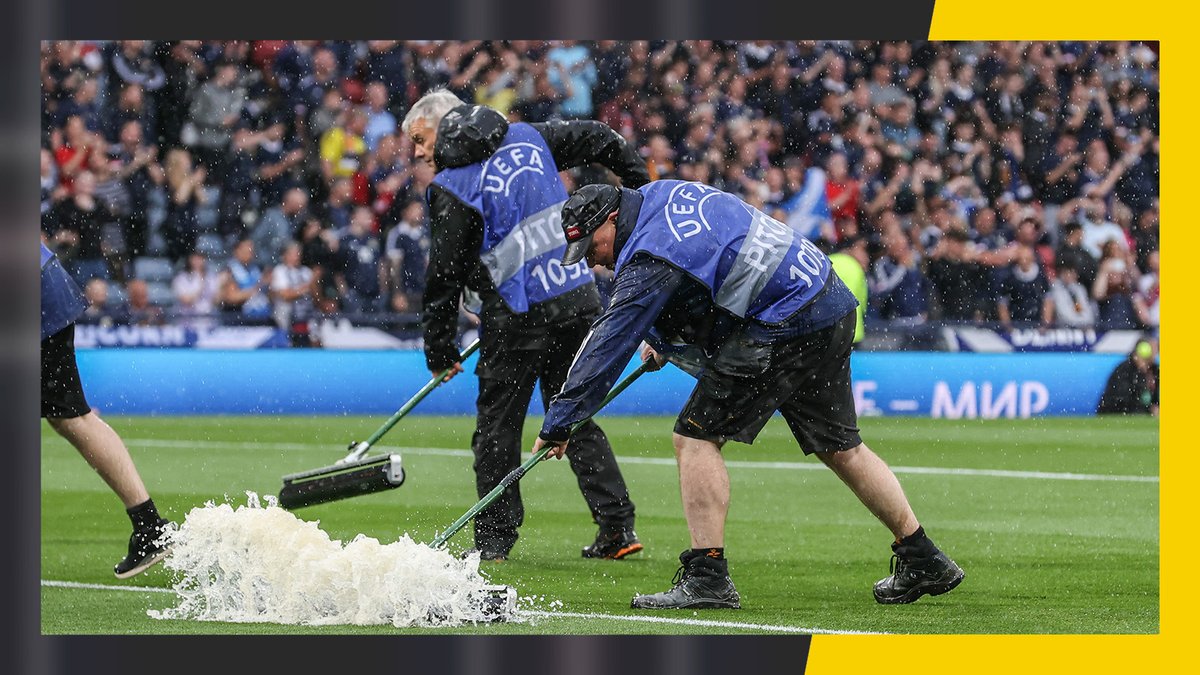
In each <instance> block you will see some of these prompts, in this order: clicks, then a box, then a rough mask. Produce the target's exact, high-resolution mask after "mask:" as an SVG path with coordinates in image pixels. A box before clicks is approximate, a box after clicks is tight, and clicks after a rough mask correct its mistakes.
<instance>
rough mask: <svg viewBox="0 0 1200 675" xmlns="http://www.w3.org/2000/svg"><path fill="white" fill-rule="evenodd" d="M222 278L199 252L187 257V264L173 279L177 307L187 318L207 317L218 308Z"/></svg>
mask: <svg viewBox="0 0 1200 675" xmlns="http://www.w3.org/2000/svg"><path fill="white" fill-rule="evenodd" d="M219 282H220V279H219V277H218V275H217V274H215V273H214V272H212V271H211V270H209V268H208V259H207V258H205V257H204V256H202V255H200V254H199V253H191V254H189V255H188V257H187V266H186V267H184V268H183V269H182V270H180V271H179V272H178V273H176V274H175V278H174V279H172V280H171V295H172V296H174V298H175V307H176V309H177V311H178V312H179V314H180V315H181V316H183V317H185V318H196V317H205V316H208V315H209V314H212V312H213V311H214V310H215V309H216V303H217V299H218V296H219V294H220V283H219Z"/></svg>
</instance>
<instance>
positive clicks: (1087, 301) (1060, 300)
mask: <svg viewBox="0 0 1200 675" xmlns="http://www.w3.org/2000/svg"><path fill="white" fill-rule="evenodd" d="M1042 311H1043V315H1042V324H1043V325H1046V326H1054V327H1056V328H1092V327H1094V326H1095V325H1096V312H1095V310H1094V309H1093V308H1092V300H1091V297H1089V296H1088V292H1087V289H1086V288H1084V286H1083V284H1081V283H1079V272H1078V271H1077V270H1076V269H1075V268H1074V267H1073V266H1071V264H1070V263H1069V262H1065V261H1061V260H1060V262H1059V263H1058V271H1057V274H1056V275H1055V278H1054V281H1051V282H1050V292H1049V293H1048V294H1047V295H1046V301H1045V306H1044V308H1043V310H1042Z"/></svg>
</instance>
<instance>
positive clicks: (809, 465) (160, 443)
mask: <svg viewBox="0 0 1200 675" xmlns="http://www.w3.org/2000/svg"><path fill="white" fill-rule="evenodd" d="M64 442H65V441H64ZM125 442H126V443H127V444H129V445H141V446H145V447H148V448H212V449H220V450H229V449H243V448H258V449H262V450H312V449H313V448H328V447H329V445H328V444H324V443H238V442H234V441H179V440H167V439H157V438H129V439H125ZM374 449H376V450H379V451H380V452H389V451H398V452H404V453H410V454H414V455H431V456H442V457H471V456H472V454H471V451H469V450H456V449H452V448H419V447H418V448H408V447H401V446H395V445H376V446H374ZM343 456H345V455H344V454H341V455H339V454H335V453H331V454H330V459H329V463H330V464H333V463H334V462H335V461H337V460H338V459H340V458H341V457H343ZM617 461H619V462H620V463H622V464H649V465H653V466H672V467H673V466H675V460H674V459H667V458H665V457H627V456H624V455H617ZM725 466H727V467H729V468H731V469H783V470H790V471H824V470H825V465H824V464H821V463H820V462H758V461H745V460H736V459H732V460H727V461H726V462H725ZM892 471H893V472H894V473H912V474H925V475H933V476H984V477H990V478H1025V479H1036V480H1076V481H1111V482H1119V483H1157V482H1158V476H1121V475H1110V474H1099V473H1058V472H1051V471H1010V470H1007V469H959V468H953V467H937V466H893V467H892Z"/></svg>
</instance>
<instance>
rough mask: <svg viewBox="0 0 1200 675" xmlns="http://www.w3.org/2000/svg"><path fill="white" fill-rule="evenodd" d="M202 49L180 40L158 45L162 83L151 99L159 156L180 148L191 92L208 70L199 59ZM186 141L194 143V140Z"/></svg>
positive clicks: (190, 41)
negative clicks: (158, 143) (157, 128)
mask: <svg viewBox="0 0 1200 675" xmlns="http://www.w3.org/2000/svg"><path fill="white" fill-rule="evenodd" d="M201 47H202V43H201V42H200V41H199V40H180V41H178V42H164V43H161V44H160V45H159V48H158V50H157V52H158V62H159V63H160V64H161V65H162V70H163V72H164V73H165V78H164V79H165V82H164V83H163V85H162V88H160V89H159V90H158V92H157V93H156V94H155V95H154V104H155V105H154V110H155V117H156V119H157V120H158V125H159V130H158V131H159V134H160V137H161V139H162V150H163V152H161V153H160V154H162V155H164V156H165V155H166V150H168V149H170V148H175V147H179V146H180V145H182V144H183V136H184V134H183V127H184V125H185V124H186V123H187V121H188V109H189V106H190V103H191V96H192V92H193V90H194V89H195V88H196V86H197V85H198V83H199V82H200V81H201V80H203V79H204V78H206V77H208V71H209V66H208V62H207V61H205V60H204V59H203V58H201V56H200V53H199V51H200V48H201ZM192 131H194V129H192ZM190 135H191V134H189V136H190ZM189 140H191V141H193V142H194V141H195V139H194V138H189Z"/></svg>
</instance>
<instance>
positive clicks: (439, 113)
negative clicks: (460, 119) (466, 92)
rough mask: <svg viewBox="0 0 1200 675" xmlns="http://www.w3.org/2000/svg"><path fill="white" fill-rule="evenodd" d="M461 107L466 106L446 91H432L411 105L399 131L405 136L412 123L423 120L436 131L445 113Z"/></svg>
mask: <svg viewBox="0 0 1200 675" xmlns="http://www.w3.org/2000/svg"><path fill="white" fill-rule="evenodd" d="M461 105H466V104H465V103H463V101H462V99H460V98H459V97H457V96H455V95H454V94H453V93H451V92H449V91H447V90H446V89H434V90H433V91H430V92H427V93H426V94H425V95H424V96H422V97H421V99H420V100H419V101H417V102H416V103H414V104H413V107H412V108H410V109H409V111H408V114H407V115H405V116H404V122H403V123H402V124H401V125H400V130H401V131H403V132H404V133H405V134H407V133H408V131H409V129H410V128H411V127H412V124H413V122H415V121H417V120H418V119H424V120H425V122H426V124H428V125H429V126H431V127H433V128H434V129H436V128H437V126H438V123H440V122H441V121H442V118H443V117H445V116H446V113H448V112H450V111H451V110H454V109H455V108H457V107H459V106H461Z"/></svg>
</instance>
